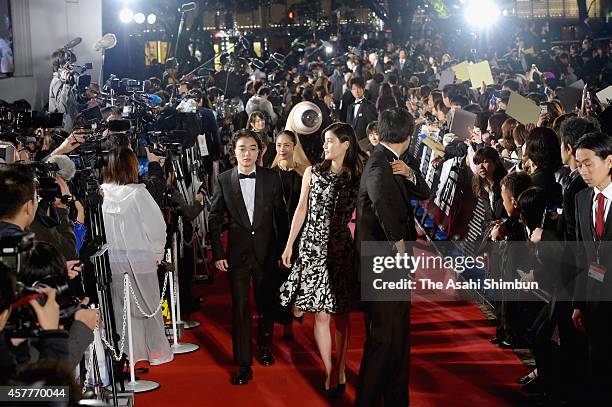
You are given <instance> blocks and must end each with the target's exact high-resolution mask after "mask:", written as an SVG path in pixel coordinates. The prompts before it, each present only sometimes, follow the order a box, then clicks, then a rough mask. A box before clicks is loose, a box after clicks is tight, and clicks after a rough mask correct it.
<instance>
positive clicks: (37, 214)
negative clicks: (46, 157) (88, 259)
mask: <svg viewBox="0 0 612 407" xmlns="http://www.w3.org/2000/svg"><path fill="white" fill-rule="evenodd" d="M58 178H59V177H58ZM36 182H37V181H36V178H35V176H34V172H33V171H32V169H31V168H30V167H29V166H27V165H22V164H12V165H6V166H0V190H1V191H2V192H3V199H2V200H1V202H0V238H2V237H20V236H24V235H25V234H26V232H27V231H29V232H34V233H35V235H36V239H37V240H40V241H46V242H48V243H50V244H52V245H53V246H54V247H56V248H57V249H58V250H59V251H60V253H62V254H64V252H66V253H68V254H69V255H70V257H69V258H70V259H71V260H70V261H68V262H67V263H66V264H67V267H68V268H69V270H70V272H71V274H72V276H73V277H74V276H76V275H77V274H78V273H79V272H80V271H81V269H80V266H78V265H77V261H75V260H72V259H75V258H76V257H77V256H76V239H75V236H74V230H73V226H72V223H71V222H70V221H69V220H68V215H67V210H66V209H65V208H58V210H59V219H60V221H59V223H57V224H56V223H55V222H56V221H55V220H53V219H52V218H51V217H49V216H47V215H46V214H45V213H44V212H43V211H42V209H41V208H40V207H39V204H38V203H39V202H38V201H39V196H38V193H37V191H36ZM56 182H59V183H61V184H62V185H63V187H60V189H62V188H63V189H64V191H65V193H66V194H68V193H69V190H68V189H67V186H66V183H65V182H63V181H61V179H60V181H57V178H56ZM62 193H64V192H62Z"/></svg>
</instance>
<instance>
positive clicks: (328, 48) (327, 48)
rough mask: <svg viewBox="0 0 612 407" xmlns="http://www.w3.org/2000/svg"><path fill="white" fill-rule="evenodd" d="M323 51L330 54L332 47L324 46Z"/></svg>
mask: <svg viewBox="0 0 612 407" xmlns="http://www.w3.org/2000/svg"><path fill="white" fill-rule="evenodd" d="M325 52H327V53H328V54H331V53H332V52H334V49H333V48H332V47H325Z"/></svg>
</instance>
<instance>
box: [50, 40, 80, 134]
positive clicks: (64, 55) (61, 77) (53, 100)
mask: <svg viewBox="0 0 612 407" xmlns="http://www.w3.org/2000/svg"><path fill="white" fill-rule="evenodd" d="M75 62H76V55H74V53H73V52H72V51H70V50H69V49H66V48H62V49H58V50H55V51H54V52H53V53H52V54H51V65H52V67H53V79H51V84H50V85H49V112H56V113H64V130H65V131H66V132H67V133H70V132H71V131H72V122H73V120H74V118H75V117H76V116H77V114H78V107H79V103H78V84H77V83H76V82H75V79H74V75H73V74H72V71H71V70H70V69H68V67H69V66H70V64H73V63H75Z"/></svg>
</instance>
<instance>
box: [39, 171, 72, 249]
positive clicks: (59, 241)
mask: <svg viewBox="0 0 612 407" xmlns="http://www.w3.org/2000/svg"><path fill="white" fill-rule="evenodd" d="M55 183H56V184H57V185H58V186H59V190H60V194H61V196H62V197H72V195H71V193H70V189H69V188H68V184H66V181H65V180H64V179H63V178H62V177H60V176H59V175H57V176H56V177H55ZM46 204H48V205H47V207H46V208H45V207H44V206H45V205H39V207H38V210H37V212H36V216H35V218H34V222H32V224H31V225H30V231H31V232H34V234H35V235H36V240H39V241H44V242H48V243H50V244H52V245H53V246H54V247H55V248H56V249H57V250H59V252H60V253H61V254H62V255H63V256H64V257H65V258H67V259H70V260H73V259H76V258H77V257H78V255H77V251H76V246H77V244H76V236H75V234H74V225H73V223H72V222H71V221H70V218H69V216H68V207H67V206H66V203H64V201H63V200H62V199H60V198H57V197H56V198H55V200H54V202H46Z"/></svg>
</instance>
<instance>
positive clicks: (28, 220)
mask: <svg viewBox="0 0 612 407" xmlns="http://www.w3.org/2000/svg"><path fill="white" fill-rule="evenodd" d="M0 190H1V191H2V193H3V198H2V199H1V200H0V238H2V237H17V236H23V235H25V231H26V230H28V229H29V227H30V225H31V224H32V222H33V221H34V217H35V216H36V211H37V209H38V195H37V193H36V188H35V184H34V174H33V172H32V171H31V170H30V168H28V167H26V166H23V165H18V164H13V165H7V166H2V167H0Z"/></svg>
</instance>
